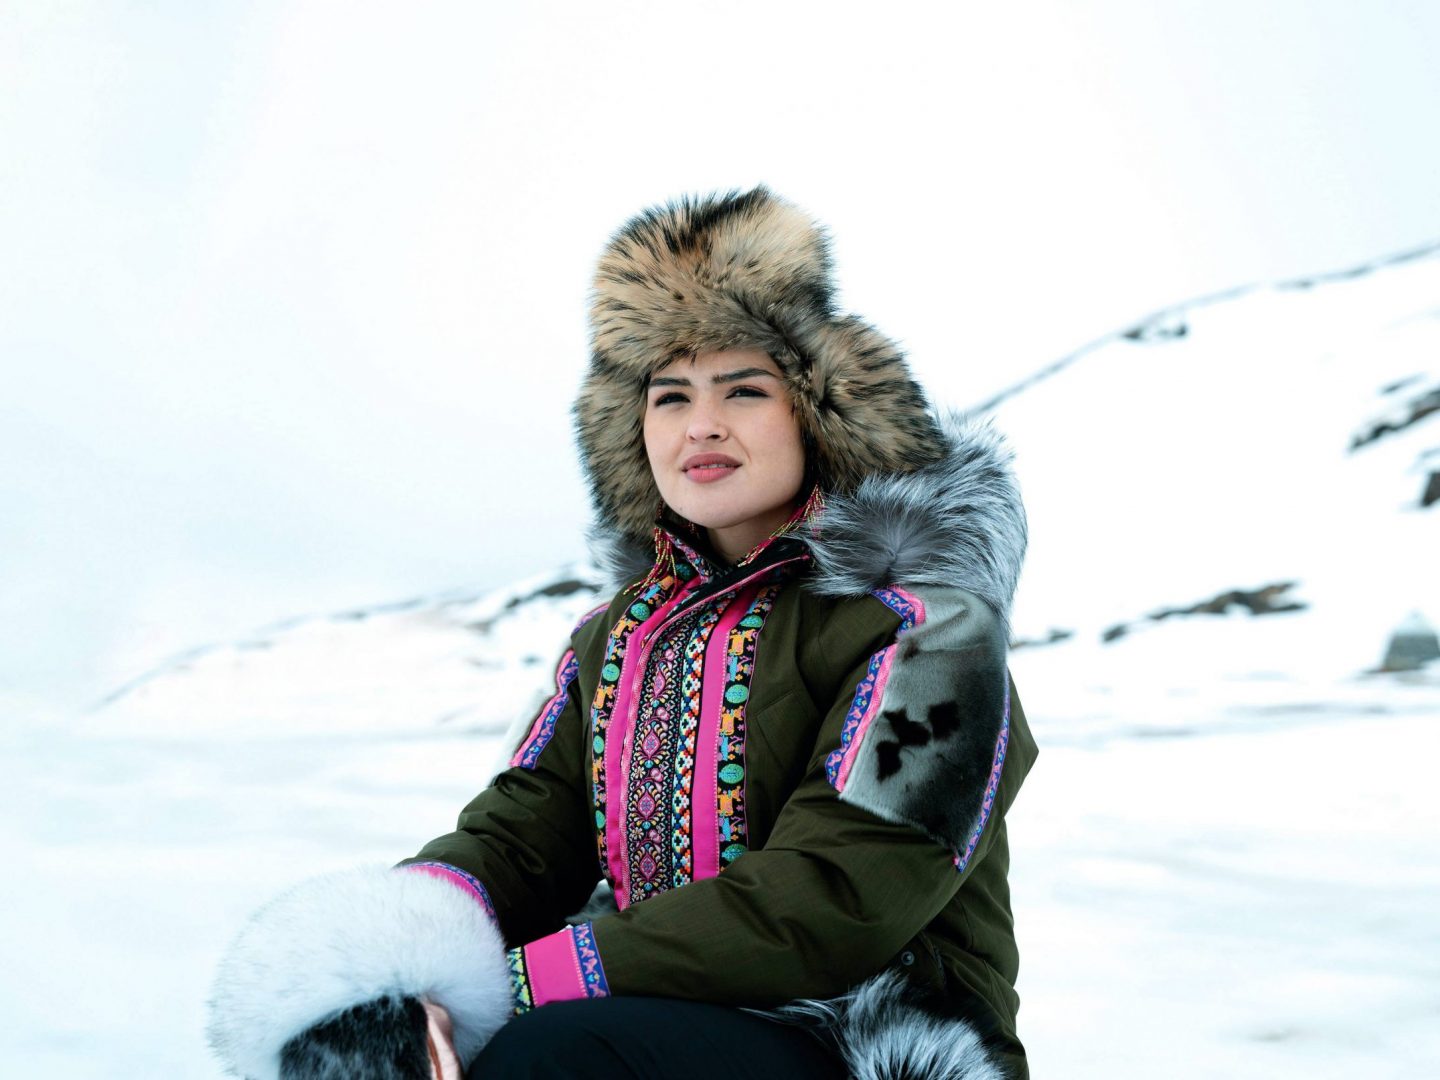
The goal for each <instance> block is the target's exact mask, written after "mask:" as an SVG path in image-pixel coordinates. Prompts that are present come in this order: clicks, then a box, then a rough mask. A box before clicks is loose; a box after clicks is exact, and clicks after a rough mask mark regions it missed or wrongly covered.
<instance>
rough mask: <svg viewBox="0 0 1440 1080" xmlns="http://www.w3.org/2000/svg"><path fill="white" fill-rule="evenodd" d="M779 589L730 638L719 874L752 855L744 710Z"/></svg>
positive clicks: (761, 599) (719, 786)
mask: <svg viewBox="0 0 1440 1080" xmlns="http://www.w3.org/2000/svg"><path fill="white" fill-rule="evenodd" d="M780 589H781V585H780V584H779V583H777V584H773V585H766V586H764V587H763V588H761V589H760V591H759V592H758V593H757V594H756V595H755V599H754V600H753V601H751V603H750V606H749V608H747V609H746V611H745V614H744V615H743V616H742V617H741V619H740V621H739V622H738V623H737V624H736V625H735V628H734V629H733V630H731V631H730V633H729V634H727V635H726V638H727V640H726V643H725V692H724V694H723V696H722V701H721V705H720V730H719V739H718V742H717V744H716V760H715V768H716V770H717V773H716V784H715V793H716V802H717V806H716V827H717V829H718V831H719V857H720V869H721V870H724V869H725V867H727V866H729V865H730V864H731V863H733V862H734V861H735V860H736V859H738V858H739V857H740V856H741V855H744V854H745V852H746V851H747V850H748V849H747V847H746V839H747V836H746V829H745V709H746V705H747V704H748V702H749V700H750V680H751V679H752V678H753V677H754V674H755V645H756V641H757V640H758V638H759V636H760V629H761V627H763V626H764V625H765V617H766V616H767V615H769V614H770V609H771V608H773V607H774V606H775V596H776V594H777V593H778V592H779V591H780Z"/></svg>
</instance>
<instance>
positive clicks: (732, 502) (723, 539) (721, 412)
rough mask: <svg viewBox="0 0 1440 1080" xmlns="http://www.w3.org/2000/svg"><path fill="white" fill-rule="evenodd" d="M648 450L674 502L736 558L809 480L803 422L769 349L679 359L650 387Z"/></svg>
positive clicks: (777, 522)
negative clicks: (804, 482)
mask: <svg viewBox="0 0 1440 1080" xmlns="http://www.w3.org/2000/svg"><path fill="white" fill-rule="evenodd" d="M645 393H646V399H645V452H646V454H647V455H648V456H649V458H650V470H651V472H653V473H654V474H655V485H656V486H657V487H658V488H659V489H660V497H661V498H662V499H664V500H665V504H666V505H667V506H669V507H670V509H671V510H673V511H675V512H676V513H677V514H679V515H680V516H681V517H683V518H687V519H689V520H690V521H693V522H695V524H697V525H701V526H703V527H704V528H705V530H706V531H707V532H708V534H709V536H710V542H711V544H712V545H714V547H715V550H716V552H717V553H718V554H719V555H720V556H721V557H722V558H724V559H726V560H728V561H730V562H735V561H737V560H739V559H741V558H743V557H744V556H745V554H746V553H747V552H749V551H750V550H751V549H752V548H753V547H755V545H756V544H758V543H760V542H761V541H762V540H764V539H765V538H766V537H767V536H769V535H770V534H771V533H772V532H774V531H775V530H776V529H777V528H779V527H780V526H781V525H783V524H784V523H785V521H786V519H787V518H789V516H790V514H791V513H792V512H793V511H794V509H795V506H796V503H797V500H798V499H799V497H800V484H801V482H802V481H803V480H804V477H805V448H804V444H803V443H802V442H801V440H800V425H799V422H798V421H797V420H796V417H795V411H794V409H793V407H792V406H791V403H790V395H789V394H788V393H787V392H786V390H785V384H784V382H783V381H782V378H781V373H780V369H779V367H777V366H776V364H775V361H774V360H772V359H770V356H769V354H767V353H765V352H764V351H762V350H760V349H725V350H723V351H715V352H702V353H698V354H697V355H696V356H695V357H694V359H680V360H676V361H674V362H673V363H671V364H669V365H668V366H666V367H664V368H661V369H660V370H659V371H657V372H656V373H655V374H654V375H653V376H651V379H650V385H649V387H648V389H647V390H646V391H645Z"/></svg>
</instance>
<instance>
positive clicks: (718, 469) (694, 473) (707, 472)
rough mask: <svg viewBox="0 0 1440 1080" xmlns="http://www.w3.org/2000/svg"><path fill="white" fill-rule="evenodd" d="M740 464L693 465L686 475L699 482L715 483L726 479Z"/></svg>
mask: <svg viewBox="0 0 1440 1080" xmlns="http://www.w3.org/2000/svg"><path fill="white" fill-rule="evenodd" d="M738 468H740V466H739V465H691V466H690V468H688V469H686V470H685V477H686V479H688V480H693V481H695V483H697V484H713V483H714V482H715V481H716V480H724V479H725V477H727V476H729V475H730V474H731V473H733V472H734V471H735V470H736V469H738Z"/></svg>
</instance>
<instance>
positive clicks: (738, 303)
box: [575, 187, 943, 537]
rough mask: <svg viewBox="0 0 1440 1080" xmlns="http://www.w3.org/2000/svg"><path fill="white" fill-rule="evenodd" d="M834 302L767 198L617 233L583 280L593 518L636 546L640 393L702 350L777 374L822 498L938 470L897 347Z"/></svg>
mask: <svg viewBox="0 0 1440 1080" xmlns="http://www.w3.org/2000/svg"><path fill="white" fill-rule="evenodd" d="M833 302H834V283H833V282H832V280H831V262H830V254H829V243H828V240H827V239H826V237H825V234H824V232H823V231H822V230H821V228H820V227H819V226H818V225H817V224H816V223H815V222H813V221H812V220H811V219H810V218H809V217H808V216H807V215H806V214H804V213H803V212H802V211H800V210H799V209H797V208H796V207H794V206H792V205H791V204H789V203H787V202H785V201H783V200H782V199H779V198H777V197H776V196H775V195H773V194H772V193H771V192H770V191H768V190H767V189H766V188H764V187H757V188H755V189H753V190H751V191H748V192H744V193H735V192H732V193H730V194H727V195H711V196H706V197H703V198H698V199H691V198H684V199H680V200H677V201H675V202H671V203H668V204H666V205H665V206H663V207H657V208H654V209H651V210H647V211H645V212H644V213H642V214H640V215H638V216H637V217H635V218H633V219H632V220H631V221H630V222H628V223H627V224H626V225H625V226H624V227H623V228H621V230H620V231H619V232H618V233H616V234H615V236H614V238H613V239H612V240H611V241H610V244H609V245H608V246H607V247H606V249H605V251H604V253H603V254H602V255H601V258H600V262H599V265H598V267H597V270H596V275H595V289H594V294H593V298H592V303H591V307H590V328H591V346H592V355H591V363H590V371H589V373H588V374H587V376H586V378H585V381H584V384H583V385H582V387H581V390H580V395H579V398H578V399H577V401H576V403H575V420H576V427H577V436H578V439H579V443H580V450H581V456H582V459H583V465H584V467H585V471H586V475H587V478H588V479H589V482H590V489H591V497H592V500H593V502H594V507H595V512H596V516H597V518H598V519H599V520H600V521H602V522H606V523H609V524H612V525H614V526H616V527H618V528H619V530H620V531H621V532H622V533H624V534H627V535H629V536H632V537H644V536H647V535H648V534H649V531H650V526H651V524H652V522H653V521H654V517H655V513H656V510H657V509H658V508H659V506H660V496H659V492H658V491H657V490H656V488H655V482H654V478H653V477H652V475H651V473H650V466H649V462H648V460H647V458H646V456H645V441H644V431H643V418H644V393H645V384H646V381H647V380H648V378H649V377H650V375H651V374H652V373H653V372H655V371H657V370H658V369H660V368H662V367H664V366H665V365H666V364H668V363H670V362H671V361H672V360H673V359H675V358H677V357H680V356H685V355H691V354H693V353H696V352H699V351H703V350H708V349H729V348H760V349H764V350H765V351H766V352H768V353H769V354H770V355H771V356H772V357H773V358H774V359H775V362H776V363H777V364H778V365H779V367H780V369H781V370H782V371H783V372H784V374H785V379H786V384H787V387H788V389H789V391H790V394H791V397H792V399H793V400H794V402H795V404H796V408H797V411H798V414H799V417H800V424H801V428H802V430H803V431H805V432H806V433H807V434H808V435H809V436H810V437H811V438H812V439H813V440H814V442H815V444H816V447H817V462H816V464H817V465H818V466H819V469H820V474H821V476H820V479H821V482H822V484H823V485H824V486H825V488H826V490H827V491H834V492H848V491H851V490H853V489H854V488H855V487H856V486H857V485H858V484H859V482H860V481H861V480H863V479H864V478H865V477H866V476H869V475H871V474H873V473H879V472H884V473H905V472H910V471H912V470H914V469H917V468H920V467H921V466H924V465H926V464H928V463H930V462H933V461H935V460H936V459H937V458H938V457H939V456H940V454H941V452H942V449H943V446H942V440H941V438H940V433H939V429H938V427H937V425H936V421H935V419H934V417H933V416H932V415H931V414H930V411H929V409H928V406H927V403H926V400H925V395H924V393H923V391H921V389H920V387H919V386H918V385H917V384H916V383H915V381H914V380H913V379H912V378H911V377H910V372H909V370H908V368H907V367H906V365H905V359H904V354H903V353H902V352H901V350H900V348H899V346H898V345H896V344H895V342H893V341H891V340H890V339H888V338H886V337H885V336H884V335H883V334H881V333H880V332H879V331H877V330H876V329H875V328H874V327H872V326H869V325H867V324H866V323H864V322H862V321H861V320H860V319H858V318H856V317H854V316H849V315H840V314H836V312H835V311H834V307H833Z"/></svg>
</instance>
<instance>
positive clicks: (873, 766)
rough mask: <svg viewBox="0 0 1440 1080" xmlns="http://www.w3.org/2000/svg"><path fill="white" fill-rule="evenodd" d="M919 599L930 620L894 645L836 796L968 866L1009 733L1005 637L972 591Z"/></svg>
mask: <svg viewBox="0 0 1440 1080" xmlns="http://www.w3.org/2000/svg"><path fill="white" fill-rule="evenodd" d="M915 595H917V596H918V597H919V598H920V599H921V600H922V602H923V603H924V605H925V610H926V617H925V621H924V622H923V623H920V624H919V625H917V626H915V627H914V628H913V629H911V630H908V631H905V632H903V633H902V634H901V635H900V637H899V639H898V641H897V642H896V644H895V646H894V650H895V655H894V657H893V659H892V661H891V665H890V671H889V676H888V678H887V679H886V681H885V685H884V688H883V691H882V696H881V700H880V703H879V705H878V707H877V708H876V710H875V712H874V715H873V717H872V718H871V721H870V724H869V726H868V727H867V728H866V729H865V731H864V733H863V735H862V736H861V737H860V740H859V744H858V746H856V747H854V748H852V749H851V751H850V753H851V755H852V761H851V765H850V768H849V770H848V777H847V779H846V781H845V782H844V784H843V785H839V787H840V799H841V801H842V802H848V803H852V804H854V805H856V806H860V807H863V808H864V809H866V810H869V811H870V812H871V813H873V814H875V815H876V816H877V817H881V818H884V819H885V820H886V821H894V822H899V823H902V824H906V825H913V826H915V827H916V828H918V829H920V830H921V831H922V832H925V833H928V834H929V835H930V836H932V837H934V838H935V839H936V840H939V841H940V842H941V843H943V844H945V845H946V846H947V847H949V848H951V849H952V850H953V851H954V852H955V853H956V858H957V866H958V867H960V868H962V869H963V867H964V865H965V863H966V862H967V861H968V859H969V855H970V853H971V850H972V846H973V842H974V841H976V840H978V837H979V835H980V832H981V830H982V829H983V828H984V826H985V822H986V819H987V818H988V816H989V812H990V807H991V803H992V802H993V799H994V790H993V785H994V784H995V783H996V781H997V780H998V773H997V761H998V762H1003V760H1004V752H1005V746H1006V742H1007V739H1008V729H1007V723H1008V719H1009V707H1008V692H1009V673H1008V672H1007V670H1006V666H1005V652H1006V643H1005V638H1004V635H1003V634H1002V633H1001V632H1000V619H999V617H998V616H997V615H996V614H995V613H994V612H993V611H992V610H991V609H990V607H989V605H987V604H986V603H984V602H983V601H981V600H980V598H979V597H977V596H975V595H974V594H973V593H970V592H966V591H965V590H963V589H933V588H926V589H921V590H917V591H916V593H915Z"/></svg>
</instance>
